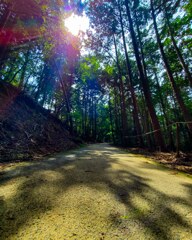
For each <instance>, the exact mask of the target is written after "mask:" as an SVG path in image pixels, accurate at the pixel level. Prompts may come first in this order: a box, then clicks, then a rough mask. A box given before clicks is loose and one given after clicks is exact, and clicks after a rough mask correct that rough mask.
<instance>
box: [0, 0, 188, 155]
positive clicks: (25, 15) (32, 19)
mask: <svg viewBox="0 0 192 240" xmlns="http://www.w3.org/2000/svg"><path fill="white" fill-rule="evenodd" d="M71 14H76V15H80V16H81V15H83V14H86V15H87V17H88V18H89V22H90V27H89V29H88V30H87V32H86V33H84V32H80V33H79V35H78V36H74V35H73V34H72V33H71V32H70V31H69V30H70V29H67V28H66V27H65V24H64V22H65V19H67V18H68V17H69V16H70V15H71ZM191 17H192V2H191V0H185V1H184V0H147V1H142V0H134V1H133V0H132V1H130V0H97V1H95V0H89V1H88V0H87V1H83V2H81V1H78V0H76V1H75V0H73V1H67V0H63V1H62V0H27V1H26V0H1V1H0V81H1V82H6V83H10V84H12V85H14V86H16V87H18V88H19V89H21V90H22V91H24V92H26V93H27V94H28V95H29V96H31V98H33V99H34V101H36V102H38V104H40V105H41V106H42V107H44V108H46V109H48V110H49V111H50V113H52V114H53V115H54V116H55V117H57V118H59V119H60V120H61V121H62V122H63V124H64V125H65V126H66V128H67V129H68V130H69V132H70V133H71V134H72V135H75V136H78V137H81V138H82V139H84V140H85V141H89V142H104V141H107V142H113V143H114V144H116V145H120V146H124V147H145V148H149V149H154V150H155V149H156V150H162V151H165V150H175V149H176V147H178V145H179V147H180V148H181V149H183V150H190V149H191V142H192V141H191V139H192V138H191V137H192V99H191V98H192V90H191V88H192V73H191V71H190V70H191V69H190V68H191V67H192V65H191V59H192V51H191V50H192V39H191V23H192V22H191V21H192V18H191Z"/></svg>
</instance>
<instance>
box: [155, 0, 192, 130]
mask: <svg viewBox="0 0 192 240" xmlns="http://www.w3.org/2000/svg"><path fill="white" fill-rule="evenodd" d="M151 13H152V19H153V25H154V29H155V34H156V38H157V43H158V45H159V49H160V52H161V56H162V59H163V62H164V65H165V69H166V72H167V76H168V78H169V81H170V83H171V86H172V89H173V91H174V94H175V97H176V99H177V102H178V104H179V106H180V108H181V111H182V113H183V117H184V119H185V121H186V122H188V123H187V126H188V128H189V131H190V133H191V134H192V124H191V123H189V122H191V121H192V117H191V115H190V113H189V111H188V109H187V108H186V106H185V103H184V101H183V99H182V96H181V92H180V90H179V88H178V87H177V85H176V82H175V80H174V77H173V74H172V72H171V68H170V65H169V63H168V60H167V57H166V55H165V52H164V48H163V44H162V42H161V39H160V35H159V32H158V28H157V22H156V16H155V11H154V6H153V0H151Z"/></svg>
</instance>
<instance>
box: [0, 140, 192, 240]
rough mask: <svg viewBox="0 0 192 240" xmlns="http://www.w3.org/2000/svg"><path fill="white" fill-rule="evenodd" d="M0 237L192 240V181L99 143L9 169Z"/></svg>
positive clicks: (0, 207) (1, 192) (1, 179)
mask: <svg viewBox="0 0 192 240" xmlns="http://www.w3.org/2000/svg"><path fill="white" fill-rule="evenodd" d="M0 183H1V187H0V239H2V240H4V239H12V240H17V239H21V240H22V239H23V240H26V239H27V240H29V239H33V240H36V239H37V240H41V239H46V240H51V239H52V240H60V239H61V240H68V239H76V240H81V239H82V240H101V239H106V240H111V239H113V240H136V239H139V240H157V239H158V240H178V239H180V240H181V239H182V240H192V178H189V177H186V176H184V174H179V173H178V172H175V171H173V170H170V169H166V168H162V167H161V166H159V164H156V163H155V162H154V161H152V160H150V158H147V157H143V156H141V155H138V154H132V153H127V152H125V151H122V150H120V149H118V148H115V147H112V146H110V145H108V144H94V145H90V146H87V147H84V148H81V149H78V150H72V151H70V152H67V153H65V154H64V153H60V154H57V155H53V156H52V157H48V158H45V159H44V160H41V161H33V162H22V163H16V164H12V165H11V166H7V167H4V169H3V171H2V173H1V175H0Z"/></svg>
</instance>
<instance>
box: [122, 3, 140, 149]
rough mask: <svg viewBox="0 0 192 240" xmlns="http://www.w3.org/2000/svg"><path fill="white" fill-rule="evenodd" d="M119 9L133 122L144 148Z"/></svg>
mask: <svg viewBox="0 0 192 240" xmlns="http://www.w3.org/2000/svg"><path fill="white" fill-rule="evenodd" d="M118 8H119V14H120V16H119V17H120V24H121V33H122V38H123V46H124V52H125V58H126V67H127V75H128V77H127V80H128V84H129V89H130V93H131V99H132V103H133V118H134V119H133V120H134V124H135V129H136V133H137V135H138V138H137V139H138V145H139V146H143V144H144V142H143V138H142V136H141V134H142V131H141V125H140V122H139V113H138V106H137V98H136V95H135V91H134V87H133V74H132V69H131V64H130V60H129V56H128V52H127V46H126V41H125V31H124V25H123V19H122V11H121V6H120V3H119V2H118Z"/></svg>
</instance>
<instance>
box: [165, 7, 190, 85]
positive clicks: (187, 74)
mask: <svg viewBox="0 0 192 240" xmlns="http://www.w3.org/2000/svg"><path fill="white" fill-rule="evenodd" d="M164 11H165V19H166V23H167V27H168V30H169V34H170V37H171V41H172V43H173V46H174V49H175V51H176V53H177V57H178V59H179V62H180V64H181V66H182V68H183V70H184V72H185V74H186V77H187V79H188V80H189V83H190V85H191V87H192V75H191V73H190V71H189V67H188V66H187V64H186V63H185V60H184V58H183V55H182V53H181V51H180V49H179V48H178V46H177V42H176V40H175V37H174V30H173V29H172V27H171V25H170V22H169V17H168V14H167V10H166V6H165V2H164Z"/></svg>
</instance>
